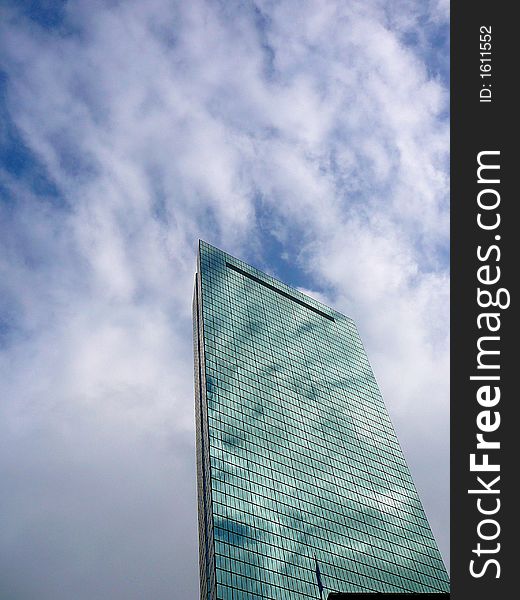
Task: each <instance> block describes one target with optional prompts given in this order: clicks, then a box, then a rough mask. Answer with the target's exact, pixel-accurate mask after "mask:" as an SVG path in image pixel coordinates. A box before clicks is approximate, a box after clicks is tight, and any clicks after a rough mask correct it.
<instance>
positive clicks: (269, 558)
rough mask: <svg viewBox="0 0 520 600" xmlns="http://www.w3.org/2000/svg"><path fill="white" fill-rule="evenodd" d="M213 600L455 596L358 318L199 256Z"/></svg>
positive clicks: (220, 259)
mask: <svg viewBox="0 0 520 600" xmlns="http://www.w3.org/2000/svg"><path fill="white" fill-rule="evenodd" d="M193 315H194V318H193V324H194V344H195V389H196V391H195V396H196V397H195V404H196V430H197V479H198V513H199V552H200V582H201V600H206V599H209V600H217V599H221V600H229V599H232V600H237V599H239V600H242V599H246V598H247V599H253V598H254V599H257V598H273V599H274V598H276V599H282V598H283V599H285V598H291V599H293V598H302V599H303V598H319V597H320V596H323V597H324V598H326V596H327V594H328V593H329V592H347V593H348V592H394V593H396V592H447V591H448V590H449V583H448V577H447V573H446V570H445V568H444V565H443V562H442V559H441V556H440V554H439V551H438V549H437V546H436V543H435V540H434V538H433V535H432V532H431V530H430V527H429V524H428V521H427V520H426V517H425V514H424V511H423V508H422V506H421V503H420V500H419V497H418V495H417V492H416V490H415V487H414V484H413V481H412V479H411V476H410V473H409V471H408V468H407V466H406V463H405V460H404V458H403V455H402V452H401V449H400V447H399V444H398V441H397V438H396V435H395V432H394V429H393V427H392V424H391V422H390V419H389V417H388V414H387V411H386V408H385V405H384V403H383V399H382V397H381V394H380V392H379V390H378V387H377V384H376V381H375V379H374V375H373V373H372V369H371V367H370V364H369V363H368V360H367V357H366V354H365V351H364V348H363V345H362V343H361V340H360V338H359V335H358V332H357V330H356V327H355V325H354V323H353V321H352V320H351V319H349V318H348V317H345V316H344V315H342V314H340V313H338V312H336V311H334V310H332V309H330V308H328V307H326V306H324V305H323V304H320V303H319V302H317V301H316V300H314V299H312V298H309V297H308V296H306V295H304V294H302V293H301V292H299V291H297V290H295V289H292V288H290V287H288V286H286V285H284V284H283V283H281V282H280V281H277V280H275V279H273V278H272V277H270V276H268V275H266V274H265V273H262V272H261V271H258V270H257V269H255V268H253V267H251V266H249V265H247V264H245V263H243V262H242V261H240V260H237V259H235V258H233V257H232V256H229V255H228V254H226V253H224V252H222V251H220V250H218V249H217V248H214V247H212V246H210V245H209V244H206V243H205V242H200V243H199V256H198V272H197V275H196V283H195V293H194V300H193Z"/></svg>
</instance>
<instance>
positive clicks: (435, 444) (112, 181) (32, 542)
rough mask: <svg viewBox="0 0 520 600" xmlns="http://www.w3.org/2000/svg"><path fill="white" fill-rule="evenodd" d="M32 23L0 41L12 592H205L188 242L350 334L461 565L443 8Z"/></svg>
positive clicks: (20, 21) (243, 11) (5, 533)
mask: <svg viewBox="0 0 520 600" xmlns="http://www.w3.org/2000/svg"><path fill="white" fill-rule="evenodd" d="M42 6H45V8H40V9H39V10H36V9H35V8H34V7H32V3H15V4H13V6H11V7H10V8H9V7H7V8H4V9H2V10H3V14H2V19H1V22H2V25H1V26H0V39H1V40H2V41H1V42H0V45H1V50H0V55H1V56H2V57H3V58H2V59H1V60H2V63H1V68H2V69H3V76H2V79H1V80H0V86H1V90H2V96H1V101H0V104H1V105H2V110H3V114H4V117H5V118H4V119H3V122H4V126H3V129H2V130H1V136H2V137H1V141H2V144H3V148H4V149H3V151H2V152H3V154H2V157H3V163H4V166H3V168H2V170H1V171H0V190H1V191H2V194H3V197H4V201H3V203H2V204H1V205H0V206H1V208H0V215H1V221H0V239H1V242H0V243H1V244H2V246H3V252H2V255H1V258H0V261H1V262H0V265H1V271H2V277H1V283H0V286H1V288H2V294H1V298H2V299H1V300H0V339H1V341H0V349H1V355H0V373H1V380H2V403H1V405H0V440H1V441H0V447H1V451H0V470H1V472H2V480H3V482H4V485H3V486H2V492H0V507H1V510H0V514H1V515H2V516H1V517H0V519H1V526H0V532H1V533H0V557H1V558H0V560H1V564H2V569H3V571H4V573H5V575H3V576H2V581H3V582H4V583H3V584H2V585H4V588H5V590H6V591H4V590H2V591H3V592H4V595H5V594H9V595H11V596H13V597H20V598H33V597H38V598H41V599H46V598H52V599H53V600H55V599H57V598H67V599H68V598H70V597H74V598H78V599H81V598H86V599H87V598H88V599H89V600H92V599H93V598H107V597H115V598H117V597H125V598H145V597H146V598H148V597H153V598H157V599H159V598H166V597H171V595H172V593H173V594H174V595H179V596H181V595H182V596H186V597H195V596H196V595H197V586H198V573H197V566H196V560H197V558H196V543H197V542H196V514H195V482H194V476H195V474H194V447H193V437H194V436H193V408H192V406H193V401H192V376H191V369H192V366H191V361H192V359H191V317H190V302H191V293H192V285H193V271H194V268H195V243H196V240H197V238H198V237H202V238H204V239H206V240H207V241H209V242H212V243H214V244H215V245H217V246H219V247H222V248H223V249H225V250H226V251H228V252H230V253H232V254H235V255H237V256H239V257H240V258H243V259H245V260H248V261H250V262H252V263H253V264H255V265H256V266H259V267H260V268H264V269H267V270H269V271H270V272H272V273H274V274H278V275H279V276H280V277H282V278H283V279H284V280H286V281H287V282H288V283H292V284H293V285H297V286H300V287H304V288H306V289H311V290H314V292H313V293H315V294H318V295H319V296H320V298H323V299H325V300H326V301H327V302H329V303H330V304H331V305H333V306H334V307H335V308H338V309H339V310H342V311H343V312H345V313H346V314H348V315H350V316H352V317H353V318H355V320H356V321H357V323H358V326H359V329H360V331H361V334H362V337H363V339H364V342H365V344H366V346H367V351H368V354H369V357H370V359H371V361H372V364H373V366H374V370H375V373H376V377H377V378H378V381H379V384H380V386H381V388H382V391H383V395H384V397H385V400H386V402H387V405H388V406H389V409H390V413H391V416H392V418H393V420H394V423H395V424H396V427H397V429H398V433H399V434H400V439H401V441H402V443H403V446H404V450H405V453H406V457H407V460H408V462H409V463H410V466H411V468H412V472H413V475H414V478H415V480H416V482H417V484H418V487H419V491H420V493H421V496H422V498H423V501H424V503H425V505H426V509H427V513H428V516H429V518H430V520H431V522H432V526H433V528H434V533H435V534H436V536H437V539H438V541H439V543H440V546H441V549H442V550H443V552H444V555H445V556H447V552H448V531H447V518H448V499H447V490H448V431H447V430H448V425H447V414H448V412H447V411H448V280H447V277H448V265H447V241H448V239H447V236H448V209H447V202H448V166H447V164H448V163H447V161H448V156H447V151H448V123H447V109H448V106H447V60H446V56H447V55H446V52H447V47H446V44H447V22H446V20H447V14H446V13H447V7H446V3H444V2H431V3H420V5H418V4H417V3H415V2H398V3H394V2H391V3H385V2H372V3H347V4H345V3H339V2H332V1H331V2H323V1H320V2H308V3H301V2H296V1H294V2H290V1H287V2H282V3H278V2H257V3H255V4H253V3H243V2H236V3H235V2H226V3H219V2H209V3H204V2H199V1H195V2H178V3H172V2H165V1H164V0H152V1H149V2H146V3H142V2H132V1H130V2H125V3H115V2H101V1H96V2H92V1H89V2H85V1H80V0H75V1H69V2H66V3H56V4H55V5H52V4H49V5H45V3H44V4H43V5H42ZM31 7H32V8H31ZM266 240H268V243H267V242H266ZM0 589H1V588H0Z"/></svg>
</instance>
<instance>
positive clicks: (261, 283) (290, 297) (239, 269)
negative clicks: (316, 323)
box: [226, 262, 336, 323]
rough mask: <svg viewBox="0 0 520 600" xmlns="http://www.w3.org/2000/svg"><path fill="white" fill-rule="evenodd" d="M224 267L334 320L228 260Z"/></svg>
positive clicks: (332, 318) (333, 320)
mask: <svg viewBox="0 0 520 600" xmlns="http://www.w3.org/2000/svg"><path fill="white" fill-rule="evenodd" d="M226 267H229V268H230V269H232V270H233V271H236V272H237V273H240V275H244V277H249V279H252V280H253V281H256V283H259V284H260V285H263V286H265V287H266V288H269V289H270V290H273V292H276V293H277V294H280V295H281V296H284V298H289V300H292V301H293V302H296V304H300V305H301V306H305V308H308V309H309V310H312V312H315V313H317V314H318V315H321V316H322V317H325V318H326V319H328V320H329V321H332V322H334V323H335V322H336V319H334V317H331V316H330V315H328V314H327V313H324V312H322V311H321V310H319V309H318V308H314V306H311V305H310V304H307V303H306V302H303V300H299V299H298V298H295V297H294V296H291V294H288V293H287V292H284V291H283V290H280V289H279V288H277V287H275V286H274V285H271V284H270V283H267V282H266V281H263V280H262V279H260V278H258V277H255V275H251V273H248V272H247V271H243V270H242V269H241V268H240V267H235V265H232V264H231V263H228V262H226Z"/></svg>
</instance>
